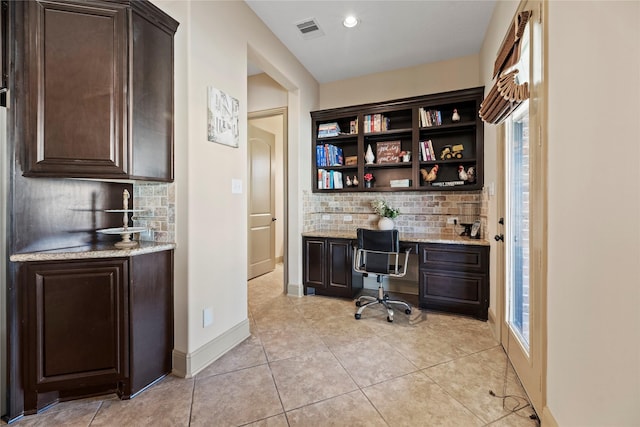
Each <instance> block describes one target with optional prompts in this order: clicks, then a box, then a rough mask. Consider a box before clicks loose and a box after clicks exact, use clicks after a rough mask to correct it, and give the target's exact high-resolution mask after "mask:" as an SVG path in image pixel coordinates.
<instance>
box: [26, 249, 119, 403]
mask: <svg viewBox="0 0 640 427" xmlns="http://www.w3.org/2000/svg"><path fill="white" fill-rule="evenodd" d="M26 277H27V301H28V302H27V305H28V309H27V313H28V314H27V316H28V319H29V326H28V329H27V331H28V339H27V341H28V342H27V346H26V348H27V354H28V357H29V359H30V363H29V367H28V372H29V375H28V377H29V378H30V381H29V383H30V385H31V386H32V387H34V386H35V388H36V390H37V391H38V392H42V391H49V390H57V389H63V388H69V387H86V386H91V385H98V384H104V383H113V384H114V385H115V384H116V381H117V380H118V379H121V378H123V377H124V375H125V374H126V372H125V367H126V363H125V359H124V347H125V335H124V334H125V329H124V324H125V320H126V319H125V302H126V300H127V296H126V289H127V262H126V261H125V260H112V261H98V262H69V263H43V264H32V265H31V264H30V265H28V266H27V275H26Z"/></svg>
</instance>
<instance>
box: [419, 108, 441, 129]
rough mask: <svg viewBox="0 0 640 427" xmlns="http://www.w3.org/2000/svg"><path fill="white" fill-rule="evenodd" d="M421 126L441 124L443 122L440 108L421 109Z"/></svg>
mask: <svg viewBox="0 0 640 427" xmlns="http://www.w3.org/2000/svg"><path fill="white" fill-rule="evenodd" d="M419 113H420V114H419V115H420V127H423V128H424V127H431V126H440V125H441V124H442V114H441V113H440V110H426V109H424V108H422V107H420V109H419Z"/></svg>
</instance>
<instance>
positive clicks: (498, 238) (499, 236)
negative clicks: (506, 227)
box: [493, 234, 504, 242]
mask: <svg viewBox="0 0 640 427" xmlns="http://www.w3.org/2000/svg"><path fill="white" fill-rule="evenodd" d="M493 238H494V239H496V242H504V235H503V234H496V235H495V236H493Z"/></svg>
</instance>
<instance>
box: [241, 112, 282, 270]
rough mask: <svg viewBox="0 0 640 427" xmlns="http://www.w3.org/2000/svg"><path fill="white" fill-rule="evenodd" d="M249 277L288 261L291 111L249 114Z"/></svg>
mask: <svg viewBox="0 0 640 427" xmlns="http://www.w3.org/2000/svg"><path fill="white" fill-rule="evenodd" d="M248 129H249V135H248V140H249V150H248V153H249V154H248V156H249V159H248V162H249V167H248V170H249V176H248V182H249V188H248V192H247V193H248V197H249V200H248V207H249V214H248V215H249V218H248V239H249V241H248V258H249V259H248V262H247V265H248V272H247V276H248V279H249V280H250V279H252V278H255V277H257V276H260V275H262V274H266V273H269V272H271V271H273V270H274V268H275V265H276V264H277V263H284V262H285V234H286V233H285V230H286V209H285V201H286V190H285V188H286V185H285V182H286V180H285V178H286V170H285V167H284V165H285V164H286V162H285V158H286V142H287V137H286V136H287V110H286V108H277V109H272V110H265V111H258V112H253V113H249V119H248Z"/></svg>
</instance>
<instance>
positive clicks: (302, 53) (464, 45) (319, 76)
mask: <svg viewBox="0 0 640 427" xmlns="http://www.w3.org/2000/svg"><path fill="white" fill-rule="evenodd" d="M245 2H246V3H247V4H248V5H249V7H250V8H251V9H253V11H254V12H255V13H256V14H257V15H258V17H260V19H262V21H263V22H264V23H265V24H266V25H267V26H268V27H269V28H270V29H271V31H272V32H273V33H274V34H275V35H276V37H278V38H279V39H280V40H281V41H282V43H283V44H284V45H285V46H287V48H288V49H289V50H290V51H291V52H292V53H293V54H294V55H295V56H296V57H297V58H298V60H299V61H300V62H301V63H302V65H304V67H305V68H306V69H307V70H308V71H309V72H310V73H311V74H312V75H313V76H314V77H315V79H316V80H317V81H318V82H319V83H328V82H332V81H336V80H343V79H348V78H351V77H357V76H362V75H366V74H371V73H377V72H382V71H389V70H395V69H399V68H404V67H411V66H415V65H420V64H426V63H430V62H437V61H442V60H447V59H451V58H457V57H461V56H466V55H471V54H475V53H478V52H479V51H480V46H481V44H482V40H483V39H484V34H485V32H486V30H487V26H488V25H489V20H490V19H491V14H492V13H493V8H494V6H495V3H496V0H465V1H459V0H413V1H404V0H386V1H370V0H362V1H318V0H315V1H306V0H305V1H273V0H245ZM349 14H354V15H356V16H357V17H358V19H359V20H360V24H359V25H358V26H356V27H355V28H346V27H344V26H343V25H342V21H343V19H344V17H345V16H347V15H349ZM310 18H313V19H315V21H316V22H317V23H318V24H319V26H320V28H321V29H322V31H323V32H324V35H323V36H320V37H316V38H313V39H304V38H303V37H302V34H301V33H300V31H299V30H298V28H297V27H296V24H297V23H299V22H301V21H304V20H308V19H310ZM259 71H260V70H258V69H256V68H255V67H254V66H252V65H251V64H250V66H249V74H250V75H252V74H255V73H257V72H259Z"/></svg>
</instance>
